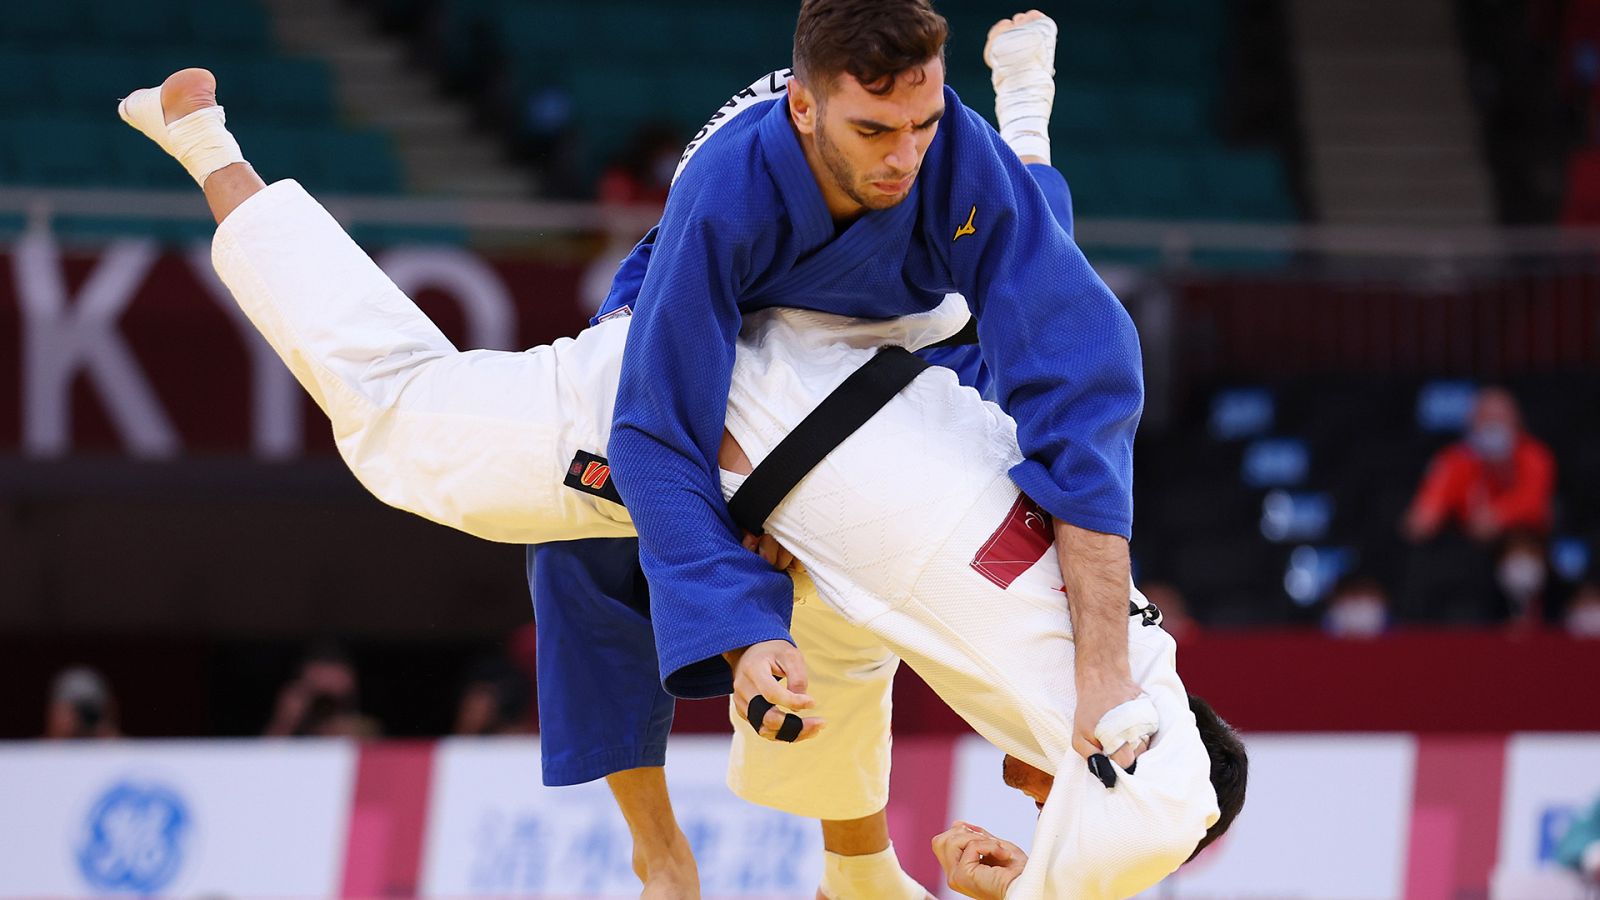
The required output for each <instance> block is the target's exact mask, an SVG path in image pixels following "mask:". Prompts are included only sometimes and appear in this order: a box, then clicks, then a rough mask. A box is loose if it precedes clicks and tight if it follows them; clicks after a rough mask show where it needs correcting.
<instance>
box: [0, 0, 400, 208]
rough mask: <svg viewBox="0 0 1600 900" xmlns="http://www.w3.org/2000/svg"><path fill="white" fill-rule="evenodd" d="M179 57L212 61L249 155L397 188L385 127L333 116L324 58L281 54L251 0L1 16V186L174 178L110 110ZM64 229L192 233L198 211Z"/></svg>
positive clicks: (306, 172)
mask: <svg viewBox="0 0 1600 900" xmlns="http://www.w3.org/2000/svg"><path fill="white" fill-rule="evenodd" d="M185 66H204V67H206V68H209V69H211V70H213V71H214V72H216V73H217V76H218V79H219V82H220V85H221V91H220V96H219V99H220V100H221V101H222V103H223V105H224V106H225V107H226V108H227V109H228V111H229V113H230V123H229V124H230V127H232V128H233V130H234V132H235V134H237V135H238V136H239V139H240V141H241V143H242V144H243V145H244V146H245V148H246V151H247V153H248V155H249V157H250V160H251V162H252V163H253V164H254V165H255V166H256V168H257V169H258V170H259V171H261V173H262V174H263V175H264V176H266V177H267V178H269V179H272V178H281V177H291V176H292V177H294V178H297V179H299V180H301V181H302V182H304V183H305V184H306V185H307V186H308V187H311V188H313V189H315V190H319V191H324V192H329V193H391V192H396V191H399V190H401V189H402V188H403V178H402V175H401V171H400V168H399V165H398V161H397V159H396V156H395V153H394V150H393V147H392V146H391V144H390V141H389V139H388V137H387V136H386V135H385V134H382V133H381V132H378V131H374V130H370V129H362V128H352V127H349V126H347V125H345V124H343V123H341V122H340V121H339V119H338V115H337V104H336V103H335V101H334V95H335V92H334V84H333V79H332V76H331V73H330V72H329V71H328V67H327V66H326V65H325V64H324V63H322V62H320V61H318V60H314V59H302V58H295V57H289V56H284V55H281V54H279V53H278V52H276V50H275V48H274V46H273V42H272V36H271V27H270V20H269V19H268V16H267V13H266V11H265V9H264V8H263V7H262V6H261V5H260V3H259V2H257V0H137V2H127V0H48V2H39V3H15V4H10V5H8V7H7V9H6V11H5V14H4V15H0V184H7V183H9V184H23V185H37V186H49V187H102V188H130V187H150V188H181V187H184V186H185V185H188V184H189V183H190V182H189V180H188V177H187V176H186V175H185V174H184V172H183V170H182V169H181V168H180V167H179V166H178V165H177V164H176V163H174V162H173V161H172V160H170V159H168V158H167V157H166V156H165V155H164V154H162V153H161V152H160V151H159V150H157V149H156V148H155V147H153V146H152V145H151V144H150V142H149V141H148V140H146V139H145V138H144V137H142V136H141V135H139V134H138V133H136V132H134V131H133V130H132V129H130V128H128V127H127V126H125V125H123V124H122V123H121V122H119V121H118V120H117V118H116V103H117V100H118V98H119V97H121V96H122V95H124V94H126V93H127V92H128V91H129V90H130V89H132V88H135V87H140V86H146V85H152V84H156V83H157V82H159V81H160V79H161V78H163V77H164V76H165V75H167V74H168V73H170V72H172V71H174V70H176V69H179V68H182V67H185ZM62 224H63V227H64V228H65V229H66V230H68V231H70V232H71V233H73V234H98V233H102V232H103V233H121V232H126V231H127V230H128V229H129V228H135V230H143V231H145V232H147V233H155V234H158V235H160V236H164V237H183V236H190V235H191V232H195V231H197V230H202V231H203V230H204V229H206V228H207V227H208V226H207V225H206V223H203V222H201V223H189V224H171V225H165V224H162V225H144V226H138V225H137V223H127V222H123V223H110V222H99V223H95V222H90V221H83V222H65V223H62Z"/></svg>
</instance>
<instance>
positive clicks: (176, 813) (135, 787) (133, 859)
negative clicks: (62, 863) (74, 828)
mask: <svg viewBox="0 0 1600 900" xmlns="http://www.w3.org/2000/svg"><path fill="white" fill-rule="evenodd" d="M188 837H189V811H188V808H187V807H186V806H185V805H184V802H183V798H181V797H179V796H178V795H177V793H175V792H174V791H172V790H171V789H169V788H166V787H163V786H161V785H157V784H137V783H134V782H127V781H125V782H120V783H118V784H115V785H113V786H112V787H111V789H110V790H108V791H106V793H105V795H104V796H102V797H101V798H100V801H99V802H98V803H96V804H95V805H94V809H92V810H90V812H89V820H88V822H87V832H86V834H85V835H84V838H83V843H82V845H81V846H79V847H78V870H79V871H80V872H82V873H83V877H84V879H85V880H87V881H88V882H89V884H90V885H92V886H93V887H95V888H96V889H98V890H102V891H125V892H128V893H136V894H153V893H156V892H158V891H160V890H161V889H162V888H164V887H166V886H167V885H168V884H169V883H170V882H171V881H172V879H173V876H175V875H177V874H178V867H179V866H180V865H181V864H182V863H183V851H184V845H185V844H186V843H187V842H188Z"/></svg>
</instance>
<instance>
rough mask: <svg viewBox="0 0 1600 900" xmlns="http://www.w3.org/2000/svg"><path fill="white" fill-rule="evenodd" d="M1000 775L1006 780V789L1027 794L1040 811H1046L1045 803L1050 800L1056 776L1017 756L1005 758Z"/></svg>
mask: <svg viewBox="0 0 1600 900" xmlns="http://www.w3.org/2000/svg"><path fill="white" fill-rule="evenodd" d="M1000 775H1001V777H1002V778H1004V779H1005V782H1006V787H1014V788H1016V789H1017V790H1019V791H1021V792H1023V793H1024V794H1027V795H1028V799H1029V800H1032V801H1033V804H1034V805H1035V806H1037V807H1039V808H1040V809H1044V802H1045V801H1046V800H1048V799H1050V789H1051V788H1052V787H1054V786H1055V783H1056V779H1055V776H1053V775H1050V774H1049V773H1046V772H1042V771H1040V770H1038V769H1035V768H1034V767H1033V766H1030V765H1028V764H1027V763H1025V762H1023V761H1022V760H1020V759H1017V758H1016V757H1015V756H1007V757H1006V758H1005V762H1004V763H1002V764H1001V767H1000Z"/></svg>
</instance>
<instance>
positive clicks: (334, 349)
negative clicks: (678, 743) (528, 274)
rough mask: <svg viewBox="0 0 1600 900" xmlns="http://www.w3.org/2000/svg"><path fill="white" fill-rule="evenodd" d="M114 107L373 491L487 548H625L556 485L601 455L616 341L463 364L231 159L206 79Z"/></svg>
mask: <svg viewBox="0 0 1600 900" xmlns="http://www.w3.org/2000/svg"><path fill="white" fill-rule="evenodd" d="M169 104H170V106H171V109H170V111H165V110H164V107H166V106H167V105H169ZM120 110H121V112H122V114H123V117H124V118H125V119H126V120H127V121H128V122H129V124H131V125H133V126H134V127H136V128H138V129H139V130H141V131H143V132H144V133H145V134H146V135H147V136H149V137H151V139H153V140H155V141H156V142H157V143H158V144H160V145H161V146H162V148H163V149H165V150H167V151H168V152H169V153H172V154H174V155H175V156H177V157H178V158H179V161H180V162H183V163H184V164H185V166H186V167H187V168H188V169H189V170H190V173H191V175H193V176H194V177H195V178H196V180H197V181H203V182H204V184H205V190H206V196H207V199H208V201H209V203H210V205H211V207H212V211H213V214H214V215H215V216H216V218H217V219H218V221H219V222H220V223H221V224H220V225H219V227H218V229H217V236H216V239H215V240H214V242H213V246H212V258H213V262H214V264H215V265H216V267H217V271H218V274H219V275H220V276H221V278H222V280H223V282H224V284H226V285H227V286H228V288H229V289H230V290H231V291H232V292H233V295H234V297H235V299H236V300H237V301H238V302H239V305H240V307H241V308H242V309H243V310H244V312H245V313H246V315H247V316H248V317H249V318H250V320H251V321H252V322H253V323H254V324H255V325H256V327H257V329H258V330H260V332H261V334H262V335H263V336H264V337H265V338H266V339H267V341H268V343H269V344H271V345H272V347H273V349H274V350H275V351H277V353H278V354H279V356H280V357H282V358H283V360H284V362H285V363H286V364H287V365H288V367H289V369H290V371H291V372H293V373H294V375H295V377H296V378H297V379H298V380H299V381H300V383H301V384H302V385H303V386H304V387H305V388H306V390H307V392H308V393H310V394H311V396H312V398H313V399H314V400H316V402H317V404H318V405H319V406H321V407H322V409H323V411H324V412H325V413H326V414H327V415H328V417H329V419H330V421H331V422H332V424H333V429H334V435H335V441H336V444H337V446H338V448H339V452H340V454H341V455H342V456H343V457H344V459H345V461H346V463H347V464H348V465H349V466H350V468H351V471H352V472H353V473H354V474H355V475H356V477H357V478H358V479H359V480H360V481H361V482H362V483H363V484H364V485H365V486H366V487H367V488H368V490H370V491H372V493H373V494H374V495H376V496H377V497H378V498H379V499H381V500H383V501H384V502H386V503H389V504H391V505H394V506H398V507H400V508H402V509H407V510H410V511H412V512H415V513H418V514H419V515H422V516H424V517H426V518H429V519H432V520H433V521H436V522H440V523H441V524H445V525H449V526H451V527H454V528H458V529H461V530H463V531H467V532H469V533H471V534H475V535H478V536H480V537H485V538H488V539H491V540H505V541H516V542H519V543H530V542H537V541H543V540H568V539H574V538H581V537H598V536H610V535H617V536H626V535H631V534H632V527H631V525H630V524H629V522H628V519H627V515H626V512H625V511H624V510H622V508H621V507H620V506H619V505H617V504H614V503H611V502H610V501H607V500H603V499H601V498H599V497H595V496H593V495H589V494H584V493H580V492H577V491H573V490H570V489H567V488H565V487H564V486H563V485H562V480H563V478H564V476H565V475H566V471H565V469H566V466H567V464H568V462H569V461H570V459H571V458H572V454H573V451H574V447H575V446H577V445H582V446H584V448H585V449H590V450H594V451H599V450H603V448H604V443H605V441H604V430H605V426H606V422H607V421H608V420H609V418H610V416H609V406H610V403H609V400H610V397H611V396H612V395H613V394H614V393H615V385H614V381H615V370H616V368H617V366H619V365H620V359H621V351H622V344H623V341H624V337H625V335H623V334H622V333H621V332H618V331H614V330H610V331H608V330H605V329H591V330H590V331H588V332H586V333H585V334H584V335H583V336H582V337H580V338H579V339H578V340H565V341H561V342H558V344H557V345H556V346H553V347H540V348H535V349H534V350H530V351H527V352H525V353H503V352H495V351H483V350H479V351H470V352H467V353H462V352H459V351H458V350H457V349H456V348H455V346H454V345H453V344H451V343H450V341H449V339H447V338H446V337H445V336H444V334H443V333H442V332H441V331H439V329H438V328H437V327H436V326H434V324H433V323H432V322H431V321H429V320H428V318H427V317H426V316H425V315H423V313H422V312H421V310H419V309H417V307H416V305H415V304H414V303H412V302H411V300H410V299H409V298H408V297H406V296H405V294H403V293H402V292H401V291H400V290H399V289H398V288H397V287H396V286H395V285H394V283H393V282H392V281H390V280H389V278H388V277H387V276H386V275H384V274H383V272H382V271H381V270H380V269H378V267H377V265H376V264H374V263H373V262H372V260H371V259H370V258H368V257H367V255H366V254H365V253H364V252H362V250H361V249H360V248H359V247H358V246H357V245H356V244H355V242H354V241H352V240H350V238H349V236H348V235H347V234H345V233H344V231H343V229H342V228H340V226H339V224H338V223H337V222H335V221H334V219H333V218H332V217H331V216H329V215H328V214H327V211H326V210H324V209H323V208H322V207H321V206H320V205H319V204H318V203H317V202H316V201H315V200H313V199H312V198H311V197H310V196H309V195H307V194H306V193H305V191H304V190H302V189H301V188H300V187H299V185H297V184H295V183H294V182H292V181H283V182H278V183H277V184H274V185H271V186H270V187H269V186H264V185H263V184H262V182H261V180H260V179H259V178H258V177H257V176H256V175H255V173H254V171H253V170H251V169H250V167H249V165H248V164H247V163H244V162H241V161H232V162H227V161H228V160H232V159H234V158H236V157H239V156H241V154H240V152H239V149H238V145H237V144H235V143H233V142H232V138H231V137H229V136H228V134H227V131H226V129H225V128H223V126H222V121H221V116H220V109H219V108H217V107H216V106H215V82H214V81H213V80H212V79H211V77H210V75H209V73H206V72H204V71H203V70H199V69H187V70H184V71H182V72H179V73H177V74H175V75H173V76H172V77H170V78H169V79H168V80H167V82H166V83H165V84H164V85H163V87H162V88H160V89H146V90H143V91H137V92H135V93H134V94H133V95H131V96H130V97H129V98H128V99H127V100H126V101H124V103H123V104H122V106H121V108H120ZM208 113H210V114H213V115H209V116H208V115H207V114H208ZM169 121H170V122H171V123H175V124H174V127H173V128H171V129H168V128H167V125H168V123H169ZM208 133H209V135H210V136H209V137H208V136H207V134H208ZM221 145H229V146H230V147H231V149H230V150H229V151H228V152H227V153H225V154H224V153H219V152H218V151H216V150H215V148H216V147H217V146H221ZM184 154H188V155H187V156H185V155H184ZM219 162H226V164H225V165H221V166H220V167H218V168H214V169H213V168H210V166H212V165H215V164H217V163H219ZM608 324H609V323H608ZM623 327H624V329H625V327H626V326H625V323H623Z"/></svg>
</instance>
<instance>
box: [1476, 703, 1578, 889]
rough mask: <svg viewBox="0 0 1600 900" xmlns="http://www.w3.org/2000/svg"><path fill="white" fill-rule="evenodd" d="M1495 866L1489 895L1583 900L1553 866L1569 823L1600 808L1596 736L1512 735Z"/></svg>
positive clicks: (1570, 880) (1573, 880)
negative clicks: (1590, 810)
mask: <svg viewBox="0 0 1600 900" xmlns="http://www.w3.org/2000/svg"><path fill="white" fill-rule="evenodd" d="M1505 767H1506V774H1505V797H1504V799H1503V800H1502V802H1501V816H1500V821H1501V828H1500V853H1499V864H1498V865H1497V866H1496V867H1495V873H1494V884H1493V891H1492V895H1493V896H1495V897H1500V898H1506V900H1522V898H1534V897H1539V898H1549V900H1560V898H1564V897H1573V898H1580V897H1583V896H1584V892H1583V889H1582V887H1580V886H1579V884H1578V881H1577V879H1576V878H1575V877H1574V876H1573V875H1572V874H1571V873H1569V872H1568V871H1567V870H1565V869H1562V868H1561V867H1560V866H1559V865H1557V864H1556V861H1555V852H1556V845H1557V843H1558V842H1559V841H1560V840H1561V838H1562V836H1563V835H1564V834H1565V833H1566V829H1567V827H1568V826H1569V825H1570V824H1571V823H1572V820H1573V819H1575V818H1577V817H1578V816H1579V815H1580V814H1582V813H1584V812H1587V811H1588V810H1589V809H1591V808H1592V807H1593V806H1594V804H1595V803H1596V802H1600V734H1515V735H1512V736H1511V738H1510V740H1509V741H1508V742H1507V746H1506V763H1505Z"/></svg>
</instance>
